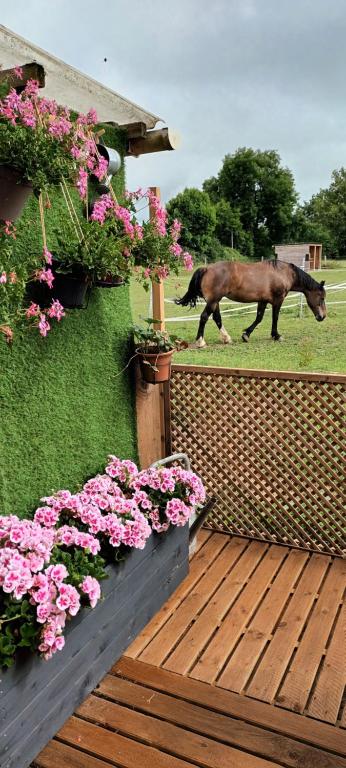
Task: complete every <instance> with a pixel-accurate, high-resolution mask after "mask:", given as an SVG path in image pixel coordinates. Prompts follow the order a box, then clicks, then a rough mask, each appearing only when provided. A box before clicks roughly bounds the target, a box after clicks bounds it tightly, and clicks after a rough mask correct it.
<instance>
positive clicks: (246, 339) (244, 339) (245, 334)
mask: <svg viewBox="0 0 346 768" xmlns="http://www.w3.org/2000/svg"><path fill="white" fill-rule="evenodd" d="M241 337H242V339H243V341H245V342H246V343H247V342H248V341H249V338H250V336H248V335H247V333H245V331H244V333H242V335H241Z"/></svg>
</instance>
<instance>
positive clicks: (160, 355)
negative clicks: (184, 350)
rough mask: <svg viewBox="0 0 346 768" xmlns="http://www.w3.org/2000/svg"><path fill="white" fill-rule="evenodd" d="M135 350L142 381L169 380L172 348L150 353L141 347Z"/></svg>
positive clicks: (150, 382)
mask: <svg viewBox="0 0 346 768" xmlns="http://www.w3.org/2000/svg"><path fill="white" fill-rule="evenodd" d="M136 352H137V355H138V358H139V364H140V367H141V374H142V378H143V380H144V381H146V382H148V384H160V383H161V382H163V381H169V379H170V378H171V363H172V355H173V352H174V350H173V349H170V350H169V352H159V351H157V352H152V353H150V354H149V353H148V352H144V351H142V350H141V349H137V350H136Z"/></svg>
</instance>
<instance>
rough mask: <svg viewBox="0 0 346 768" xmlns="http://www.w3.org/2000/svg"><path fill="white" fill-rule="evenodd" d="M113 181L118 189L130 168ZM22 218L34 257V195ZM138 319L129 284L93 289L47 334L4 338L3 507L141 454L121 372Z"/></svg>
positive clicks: (21, 231)
mask: <svg viewBox="0 0 346 768" xmlns="http://www.w3.org/2000/svg"><path fill="white" fill-rule="evenodd" d="M104 139H105V143H106V144H107V145H108V146H114V147H115V148H117V149H118V150H120V151H121V152H122V150H123V141H124V139H123V134H121V133H120V132H119V131H117V130H116V129H115V128H113V127H110V126H107V127H106V131H105V134H104ZM122 153H123V152H122ZM115 181H116V185H115V189H116V192H119V191H121V189H123V185H124V172H123V169H122V171H120V172H119V174H117V177H116V180H115ZM50 199H51V203H52V207H51V208H50V209H48V210H47V211H46V215H45V219H46V227H47V239H48V248H49V249H50V250H52V251H53V252H54V231H55V230H56V229H57V228H59V222H60V221H62V220H63V217H65V218H66V208H65V204H64V203H63V201H62V198H61V196H60V193H59V191H57V190H54V191H52V193H51V194H50ZM74 200H75V202H76V206H78V209H79V213H80V215H82V208H81V206H80V203H79V201H78V200H77V198H76V197H75V196H74ZM16 224H17V229H18V232H17V241H16V244H17V254H18V258H23V259H26V258H29V256H28V255H29V254H30V252H32V251H33V249H36V248H38V249H41V248H42V237H41V232H40V227H39V223H38V205H37V201H36V200H35V199H34V198H33V197H32V198H31V199H30V201H29V203H28V205H27V206H26V209H25V211H24V213H23V216H22V217H21V219H20V220H19V221H18V222H16ZM131 322H132V318H131V310H130V301H129V291H128V288H127V287H121V288H114V289H100V288H94V289H93V290H92V292H91V295H90V298H89V304H88V306H87V308H86V309H85V310H69V311H68V315H67V317H65V318H64V319H63V320H62V321H61V323H59V324H58V323H54V324H53V322H52V330H51V331H50V333H49V334H48V336H47V338H46V339H44V338H42V337H41V336H40V335H39V334H38V331H37V330H31V331H30V332H29V333H26V334H25V335H24V336H23V338H16V340H15V343H14V344H13V346H12V348H9V347H8V346H7V345H6V344H4V343H2V344H1V345H0V371H1V373H0V412H1V421H0V484H1V487H0V502H1V506H0V514H18V515H20V516H22V517H25V516H30V514H31V513H32V511H33V510H34V508H35V506H37V505H38V503H39V499H40V497H41V496H43V495H45V494H48V493H51V492H52V491H55V490H58V489H59V488H69V489H70V490H72V491H74V490H77V488H78V487H79V486H80V485H81V484H82V483H83V482H84V481H85V480H86V479H87V478H88V477H89V476H90V475H92V474H94V473H97V472H98V471H102V470H103V468H104V466H105V462H106V459H107V455H108V454H109V453H115V454H117V455H119V456H120V457H124V458H125V457H130V458H136V453H137V449H136V431H135V403H134V388H133V384H132V381H131V379H130V374H129V371H128V369H126V370H125V371H123V368H124V367H125V366H126V362H127V359H128V338H129V326H130V325H131Z"/></svg>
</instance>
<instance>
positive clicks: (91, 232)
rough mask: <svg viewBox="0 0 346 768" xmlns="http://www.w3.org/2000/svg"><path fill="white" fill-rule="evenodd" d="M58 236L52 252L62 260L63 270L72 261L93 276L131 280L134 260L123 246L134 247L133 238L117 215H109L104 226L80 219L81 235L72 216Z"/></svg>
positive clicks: (65, 269)
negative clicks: (124, 228)
mask: <svg viewBox="0 0 346 768" xmlns="http://www.w3.org/2000/svg"><path fill="white" fill-rule="evenodd" d="M55 236H56V241H57V248H56V250H55V251H54V254H53V255H54V256H55V257H56V258H57V260H58V261H59V262H60V263H61V266H60V271H66V272H68V271H69V268H70V267H71V265H72V264H81V265H83V267H84V269H85V271H86V273H88V274H89V275H90V276H91V278H92V279H93V278H98V279H104V278H105V277H106V276H107V275H112V276H114V275H117V276H119V277H121V278H122V279H123V280H124V282H126V283H128V282H129V280H130V276H131V273H132V260H131V259H129V258H126V256H124V250H125V249H126V248H127V249H130V248H131V238H130V237H129V235H125V234H124V232H123V228H122V225H121V222H120V221H119V220H117V219H115V218H114V216H111V217H107V218H106V219H105V222H104V224H103V225H102V226H101V225H100V224H99V222H97V221H90V220H89V221H86V219H81V220H80V231H79V237H78V238H77V233H76V231H75V229H74V227H73V225H72V222H71V220H65V221H64V222H63V223H62V224H61V225H59V229H58V230H57V231H56V233H55Z"/></svg>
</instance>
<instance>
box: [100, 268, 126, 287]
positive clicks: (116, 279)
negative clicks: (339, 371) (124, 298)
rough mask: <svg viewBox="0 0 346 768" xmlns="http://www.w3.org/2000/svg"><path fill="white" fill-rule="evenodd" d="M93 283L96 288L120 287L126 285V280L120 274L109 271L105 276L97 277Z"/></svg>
mask: <svg viewBox="0 0 346 768" xmlns="http://www.w3.org/2000/svg"><path fill="white" fill-rule="evenodd" d="M93 284H94V285H95V286H96V288H120V286H122V285H125V280H123V278H122V277H120V275H112V274H111V273H110V272H107V274H106V275H104V277H103V278H95V280H94V283H93Z"/></svg>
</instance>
